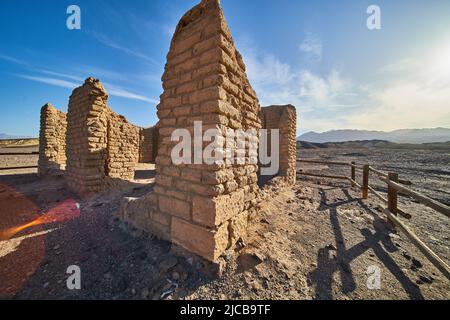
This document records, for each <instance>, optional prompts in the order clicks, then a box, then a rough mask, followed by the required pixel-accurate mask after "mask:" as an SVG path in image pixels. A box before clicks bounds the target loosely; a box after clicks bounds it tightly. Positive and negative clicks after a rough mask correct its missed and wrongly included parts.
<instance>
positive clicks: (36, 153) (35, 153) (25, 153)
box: [0, 151, 39, 171]
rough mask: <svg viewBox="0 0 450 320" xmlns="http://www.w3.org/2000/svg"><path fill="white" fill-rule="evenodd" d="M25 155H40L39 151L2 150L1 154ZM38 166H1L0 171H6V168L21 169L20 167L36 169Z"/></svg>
mask: <svg viewBox="0 0 450 320" xmlns="http://www.w3.org/2000/svg"><path fill="white" fill-rule="evenodd" d="M23 155H28V156H30V155H39V152H38V151H36V152H10V153H8V152H1V153H0V156H23ZM37 167H38V166H37V165H35V166H21V167H0V171H5V170H19V169H35V168H37Z"/></svg>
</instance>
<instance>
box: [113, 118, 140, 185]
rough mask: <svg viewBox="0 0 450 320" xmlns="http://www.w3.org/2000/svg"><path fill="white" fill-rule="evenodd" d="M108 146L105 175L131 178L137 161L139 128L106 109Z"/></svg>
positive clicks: (125, 178)
mask: <svg viewBox="0 0 450 320" xmlns="http://www.w3.org/2000/svg"><path fill="white" fill-rule="evenodd" d="M108 111H109V114H108V138H107V141H108V147H107V167H106V172H105V173H106V175H107V176H108V177H111V178H120V179H124V180H132V179H133V178H134V170H135V169H136V165H137V163H138V162H139V153H140V152H139V145H140V142H139V140H140V131H141V128H139V127H136V126H134V125H132V124H130V123H128V121H127V119H125V117H124V116H122V115H119V114H117V113H114V112H112V111H111V110H108Z"/></svg>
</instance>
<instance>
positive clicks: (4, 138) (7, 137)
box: [0, 133, 31, 140]
mask: <svg viewBox="0 0 450 320" xmlns="http://www.w3.org/2000/svg"><path fill="white" fill-rule="evenodd" d="M28 138H31V137H25V136H12V135H9V134H6V133H0V140H6V139H28Z"/></svg>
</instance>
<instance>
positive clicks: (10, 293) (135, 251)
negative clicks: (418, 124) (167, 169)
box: [0, 146, 450, 300]
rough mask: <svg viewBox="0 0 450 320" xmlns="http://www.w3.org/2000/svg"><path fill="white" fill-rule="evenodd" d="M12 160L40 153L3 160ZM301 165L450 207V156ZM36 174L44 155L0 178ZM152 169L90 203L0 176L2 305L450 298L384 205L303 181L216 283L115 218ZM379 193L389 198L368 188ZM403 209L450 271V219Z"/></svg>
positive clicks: (50, 185)
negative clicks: (367, 177) (361, 169)
mask: <svg viewBox="0 0 450 320" xmlns="http://www.w3.org/2000/svg"><path fill="white" fill-rule="evenodd" d="M7 150H10V151H11V152H19V150H21V151H20V152H24V150H27V152H28V151H36V150H37V147H36V146H32V147H26V148H18V147H16V148H2V149H1V151H0V153H1V152H8V151H7ZM299 156H300V157H302V158H315V159H323V160H337V161H356V162H357V163H358V164H365V163H368V164H372V165H374V166H375V167H376V168H378V169H381V170H385V171H395V172H398V173H399V174H400V178H401V179H407V180H409V181H411V183H412V185H411V186H410V187H411V188H413V189H415V190H417V191H420V192H423V193H425V194H426V195H428V196H430V197H433V198H434V199H436V200H439V201H441V202H443V203H446V204H449V201H450V197H449V194H450V190H449V188H450V187H449V186H450V164H449V162H448V159H449V158H450V152H448V151H436V152H434V151H429V150H427V151H420V150H385V149H383V150H380V149H369V148H361V149H354V148H353V149H345V148H336V149H333V148H327V149H300V150H299ZM36 162H37V155H30V156H0V167H5V166H22V165H34V164H36ZM152 169H153V168H152V167H150V166H148V165H141V166H140V167H139V168H138V170H137V171H136V176H135V180H133V181H130V182H124V183H123V184H121V185H120V186H111V188H110V190H109V191H107V192H105V193H103V194H99V195H97V196H95V197H91V198H87V199H80V198H78V197H77V196H75V195H74V194H72V193H70V192H69V191H67V189H66V187H65V185H64V180H63V178H62V177H54V178H46V179H39V178H38V177H37V175H36V170H35V169H26V170H9V171H0V217H1V219H0V297H1V298H4V299H342V300H347V299H449V298H450V283H449V281H448V280H447V279H446V278H445V277H444V276H443V275H442V274H441V273H440V272H439V271H438V270H437V269H436V268H435V267H434V266H433V265H432V264H431V263H430V262H429V261H428V260H427V259H426V258H425V257H424V256H423V255H422V254H421V253H420V252H419V250H418V249H416V247H415V246H414V245H413V244H412V243H411V242H410V241H409V240H408V239H407V238H406V237H405V236H404V235H403V234H401V233H400V232H396V231H395V230H394V228H393V227H392V226H391V225H390V223H388V222H387V221H386V217H385V216H384V215H383V213H382V210H381V208H380V205H381V203H380V202H379V200H377V199H376V198H375V197H373V196H372V197H371V196H369V199H367V200H362V199H361V192H360V191H359V190H358V189H357V188H352V187H351V186H350V184H349V183H347V182H342V181H339V180H329V179H321V178H311V177H305V176H301V175H298V181H297V183H296V185H294V186H292V187H289V188H286V189H283V190H281V191H278V192H277V193H276V194H275V196H273V197H269V198H267V201H265V202H264V203H263V204H262V205H261V208H260V215H259V216H258V217H256V218H255V220H254V221H253V222H254V223H252V227H251V229H250V231H249V235H248V237H247V238H246V239H243V241H241V243H240V246H239V248H238V249H236V250H235V251H233V252H228V254H227V256H226V257H225V258H226V260H227V266H226V268H225V270H224V271H223V272H222V273H221V276H220V277H218V276H217V272H214V266H212V265H210V264H209V263H206V262H204V261H203V260H201V259H199V258H197V257H195V256H192V255H189V254H187V253H185V252H184V251H183V250H181V249H179V248H176V247H175V246H172V245H171V244H170V243H168V242H165V241H160V240H158V239H153V238H152V237H151V236H149V235H146V234H142V233H141V232H139V231H138V230H130V229H129V228H127V227H125V226H124V225H123V224H122V223H121V222H120V221H119V220H118V219H117V218H116V212H117V209H118V207H119V205H120V202H121V199H122V198H123V197H124V196H132V197H138V196H140V195H143V194H145V193H146V192H148V191H150V190H151V189H152V187H153V185H152V182H153V175H154V171H153V170H152ZM298 169H299V170H306V171H308V172H316V173H334V174H345V175H350V172H349V169H348V168H341V167H334V166H333V167H328V166H324V165H312V164H298ZM357 179H358V181H360V180H361V176H360V175H358V176H357ZM372 183H373V185H374V186H375V188H376V189H377V190H379V191H380V192H385V191H386V190H385V186H384V185H383V183H382V182H381V181H377V180H376V179H375V178H372V176H371V184H372ZM266 188H271V186H270V185H268V186H266ZM263 192H266V191H263ZM268 194H269V193H268ZM271 194H272V193H271ZM399 207H400V208H402V209H403V210H404V211H406V212H408V213H410V214H411V215H412V218H411V219H410V220H405V223H407V224H408V225H409V226H410V227H411V228H412V229H413V230H414V231H415V232H416V233H417V235H418V236H419V237H420V238H421V239H422V240H423V241H424V242H425V243H426V244H427V245H429V246H430V248H432V249H433V250H434V251H435V252H436V253H437V254H438V255H439V256H440V257H442V258H443V259H444V260H445V261H446V262H449V260H450V259H449V258H450V253H449V245H450V241H449V230H450V229H449V221H448V219H447V218H446V217H444V216H443V215H441V214H439V213H437V212H435V211H433V210H431V209H428V208H426V207H424V206H422V205H420V204H418V203H416V202H414V201H412V200H411V199H410V198H407V197H403V196H401V197H400V199H399ZM70 265H78V266H80V269H81V283H82V288H81V290H69V289H67V286H66V279H67V278H68V274H66V270H67V268H68V266H70ZM373 267H375V268H378V269H379V270H380V277H381V278H380V286H379V288H369V287H370V286H368V285H367V283H368V279H369V277H370V273H371V272H370V271H369V270H373V269H370V268H373Z"/></svg>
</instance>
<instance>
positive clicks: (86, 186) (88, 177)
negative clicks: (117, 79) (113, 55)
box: [65, 78, 108, 195]
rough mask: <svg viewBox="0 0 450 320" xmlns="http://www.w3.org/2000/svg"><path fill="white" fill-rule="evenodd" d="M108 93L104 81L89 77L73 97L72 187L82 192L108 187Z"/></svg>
mask: <svg viewBox="0 0 450 320" xmlns="http://www.w3.org/2000/svg"><path fill="white" fill-rule="evenodd" d="M107 99H108V94H107V93H106V91H105V88H104V87H103V86H102V84H101V83H100V81H98V80H96V79H93V78H88V79H86V81H85V82H84V84H83V85H82V86H81V87H78V88H76V89H75V90H74V91H73V92H72V95H71V96H70V99H69V109H68V113H67V140H66V141H67V148H66V155H67V167H66V175H65V177H66V181H67V185H68V187H69V188H70V189H71V190H72V191H74V192H75V193H78V194H80V195H86V194H91V193H95V192H99V191H101V190H102V189H103V188H104V187H105V167H106V166H105V165H106V159H107V151H106V148H107V125H108V107H107Z"/></svg>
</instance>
